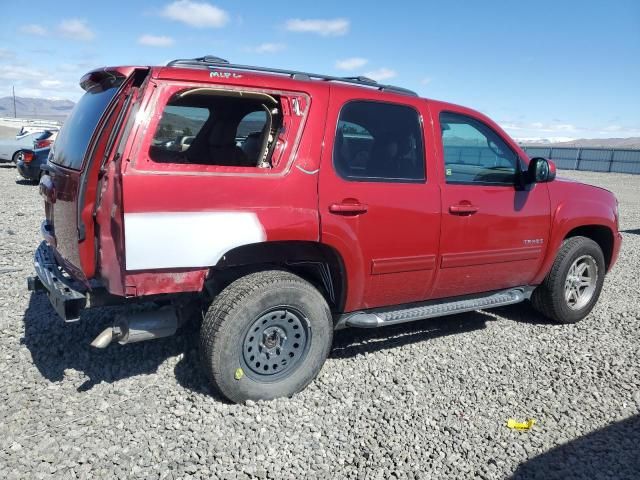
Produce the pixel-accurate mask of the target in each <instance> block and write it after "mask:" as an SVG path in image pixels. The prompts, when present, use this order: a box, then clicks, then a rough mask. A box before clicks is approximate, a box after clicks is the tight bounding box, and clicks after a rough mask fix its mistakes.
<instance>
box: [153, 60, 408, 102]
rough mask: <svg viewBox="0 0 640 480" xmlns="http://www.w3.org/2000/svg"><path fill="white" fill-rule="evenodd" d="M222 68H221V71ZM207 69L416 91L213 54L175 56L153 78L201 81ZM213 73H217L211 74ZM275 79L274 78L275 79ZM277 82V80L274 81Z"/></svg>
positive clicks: (222, 74) (260, 78) (221, 74)
mask: <svg viewBox="0 0 640 480" xmlns="http://www.w3.org/2000/svg"><path fill="white" fill-rule="evenodd" d="M221 70H222V71H221ZM203 72H207V76H208V77H209V78H212V77H214V76H217V77H218V78H226V79H235V78H243V77H248V76H249V77H250V78H254V79H255V80H256V81H257V82H259V83H262V82H268V83H273V82H274V80H276V79H282V80H284V79H288V80H289V82H284V83H288V84H289V85H292V84H295V83H298V82H309V81H320V82H327V83H329V82H331V83H338V84H343V85H353V86H358V87H361V88H367V89H373V90H378V91H381V92H388V93H395V94H399V95H408V96H413V97H418V94H417V93H415V92H413V91H411V90H409V89H406V88H402V87H396V86H393V85H386V84H380V83H378V82H376V81H375V80H373V79H371V78H367V77H363V76H359V77H336V76H331V75H324V74H317V73H309V72H301V71H296V70H283V69H277V68H268V67H257V66H252V65H240V64H232V63H229V62H228V61H227V60H224V59H222V58H219V57H214V56H205V57H199V58H193V59H178V60H173V61H171V62H169V63H168V64H167V65H166V66H165V67H159V68H158V70H157V73H156V75H155V76H156V77H157V78H164V79H175V80H185V79H189V80H194V81H195V80H202V76H203V75H202V73H203ZM214 72H217V73H214ZM276 82H278V80H276ZM278 83H280V82H278Z"/></svg>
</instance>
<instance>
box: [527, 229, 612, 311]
mask: <svg viewBox="0 0 640 480" xmlns="http://www.w3.org/2000/svg"><path fill="white" fill-rule="evenodd" d="M605 269H606V267H605V263H604V255H603V254H602V250H601V249H600V246H599V245H598V244H597V243H596V242H594V241H593V240H591V239H590V238H586V237H572V238H569V239H567V240H566V241H565V242H564V243H563V244H562V247H560V250H559V251H558V255H557V256H556V259H555V261H554V263H553V266H552V267H551V271H550V272H549V274H548V275H547V277H546V278H545V280H544V282H543V283H542V284H541V285H540V286H538V288H536V289H535V290H534V292H533V295H532V297H531V301H532V303H533V306H534V307H535V308H536V309H537V310H538V311H539V312H540V313H542V314H543V315H545V316H546V317H548V318H550V319H552V320H555V321H557V322H559V323H575V322H578V321H580V320H582V319H583V318H585V317H586V316H587V315H588V314H589V312H591V310H592V309H593V307H594V306H595V304H596V302H597V301H598V298H599V296H600V291H601V290H602V284H603V282H604V275H605Z"/></svg>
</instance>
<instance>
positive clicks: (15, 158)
mask: <svg viewBox="0 0 640 480" xmlns="http://www.w3.org/2000/svg"><path fill="white" fill-rule="evenodd" d="M21 155H22V150H18V151H17V152H16V153H14V154H13V157H11V162H12V163H13V164H14V165H17V164H18V160H20V156H21Z"/></svg>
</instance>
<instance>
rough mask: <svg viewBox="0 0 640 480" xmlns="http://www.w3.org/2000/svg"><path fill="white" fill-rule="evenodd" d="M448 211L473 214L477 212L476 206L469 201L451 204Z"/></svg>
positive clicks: (454, 213) (457, 213) (455, 213)
mask: <svg viewBox="0 0 640 480" xmlns="http://www.w3.org/2000/svg"><path fill="white" fill-rule="evenodd" d="M449 212H450V213H452V214H453V215H473V214H474V213H477V212H478V207H476V206H475V205H471V204H470V203H459V204H457V205H451V206H450V207H449Z"/></svg>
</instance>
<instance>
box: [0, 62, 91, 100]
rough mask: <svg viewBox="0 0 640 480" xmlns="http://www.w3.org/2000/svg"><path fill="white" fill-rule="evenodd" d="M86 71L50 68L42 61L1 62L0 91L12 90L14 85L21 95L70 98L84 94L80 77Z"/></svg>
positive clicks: (17, 92) (76, 97) (73, 98)
mask: <svg viewBox="0 0 640 480" xmlns="http://www.w3.org/2000/svg"><path fill="white" fill-rule="evenodd" d="M83 73H85V71H80V70H75V71H72V72H71V71H64V70H61V69H58V68H57V67H56V68H55V69H51V70H49V69H48V68H46V67H43V66H42V64H41V62H37V63H36V62H34V63H33V64H29V63H24V64H0V91H2V92H10V91H11V87H12V86H14V87H15V90H16V95H17V96H19V97H38V98H70V99H72V100H77V99H78V97H80V95H81V94H82V89H81V88H80V87H79V86H78V79H79V78H80V77H81V75H82V74H83Z"/></svg>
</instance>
